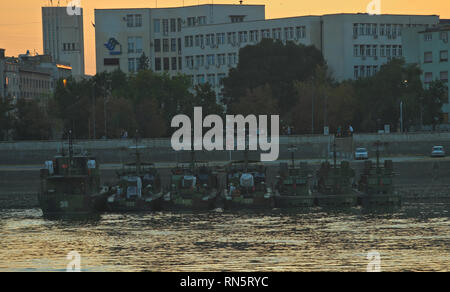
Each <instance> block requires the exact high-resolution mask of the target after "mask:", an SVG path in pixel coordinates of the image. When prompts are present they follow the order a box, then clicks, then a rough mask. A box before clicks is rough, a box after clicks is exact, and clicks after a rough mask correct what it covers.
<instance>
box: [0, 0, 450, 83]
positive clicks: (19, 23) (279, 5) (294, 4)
mask: <svg viewBox="0 0 450 292" xmlns="http://www.w3.org/2000/svg"><path fill="white" fill-rule="evenodd" d="M80 1H81V6H82V7H83V9H84V38H85V40H84V41H85V59H86V60H85V61H86V62H85V63H86V74H92V75H93V74H95V41H94V38H95V31H94V28H93V26H92V24H91V23H92V22H94V9H102V8H154V7H160V8H161V7H176V6H182V5H183V3H184V5H185V6H188V5H198V4H208V3H215V4H238V3H239V0H184V1H183V0H80ZM380 1H381V13H383V14H384V13H386V14H426V15H429V14H436V15H440V16H441V18H448V19H450V1H449V0H427V1H423V0H380ZM49 2H50V1H49V0H2V1H1V4H0V48H5V49H6V54H7V55H8V56H17V55H18V54H22V53H25V52H26V51H27V50H30V52H32V53H33V52H36V53H39V54H41V53H42V51H43V44H42V17H41V7H42V6H47V5H48V4H49ZM57 2H58V0H53V3H54V4H56V3H57ZM69 2H70V1H68V0H60V5H61V6H66V5H67V4H68V3H69ZM369 2H371V0H340V1H339V0H314V1H300V0H270V1H269V0H244V4H264V5H266V18H280V17H290V16H302V15H321V14H330V13H342V12H347V13H357V12H362V13H365V12H366V11H367V10H366V8H367V5H368V4H369Z"/></svg>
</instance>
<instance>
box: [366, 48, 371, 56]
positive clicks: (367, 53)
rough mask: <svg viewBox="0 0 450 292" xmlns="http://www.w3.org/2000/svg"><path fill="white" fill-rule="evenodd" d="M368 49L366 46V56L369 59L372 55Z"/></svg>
mask: <svg viewBox="0 0 450 292" xmlns="http://www.w3.org/2000/svg"><path fill="white" fill-rule="evenodd" d="M370 48H371V46H370V45H367V46H366V56H369V57H370V56H371V55H372V52H371V50H370Z"/></svg>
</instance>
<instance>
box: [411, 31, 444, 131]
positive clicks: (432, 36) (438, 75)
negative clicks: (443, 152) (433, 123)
mask: <svg viewBox="0 0 450 292" xmlns="http://www.w3.org/2000/svg"><path fill="white" fill-rule="evenodd" d="M449 35H450V24H446V25H440V26H437V27H433V28H429V29H425V30H424V29H420V28H415V29H409V30H407V31H406V35H405V39H404V40H403V43H404V45H405V48H406V50H405V61H406V62H407V63H410V64H418V65H419V67H420V68H421V70H422V75H421V80H422V82H423V84H424V85H425V86H427V84H429V83H430V82H431V81H434V80H441V81H443V82H444V83H446V84H447V86H448V73H449V72H450V62H449V59H448V53H449V51H450V42H449ZM449 102H450V90H449V91H448V97H447V100H446V101H445V102H444V105H443V107H442V112H443V117H442V121H443V123H448V122H449V113H450V103H449Z"/></svg>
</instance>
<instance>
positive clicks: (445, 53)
mask: <svg viewBox="0 0 450 292" xmlns="http://www.w3.org/2000/svg"><path fill="white" fill-rule="evenodd" d="M439 60H440V62H448V51H440V52H439Z"/></svg>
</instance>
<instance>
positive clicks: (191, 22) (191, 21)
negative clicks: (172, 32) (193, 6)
mask: <svg viewBox="0 0 450 292" xmlns="http://www.w3.org/2000/svg"><path fill="white" fill-rule="evenodd" d="M187 23H188V26H195V17H188V18H187Z"/></svg>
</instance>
